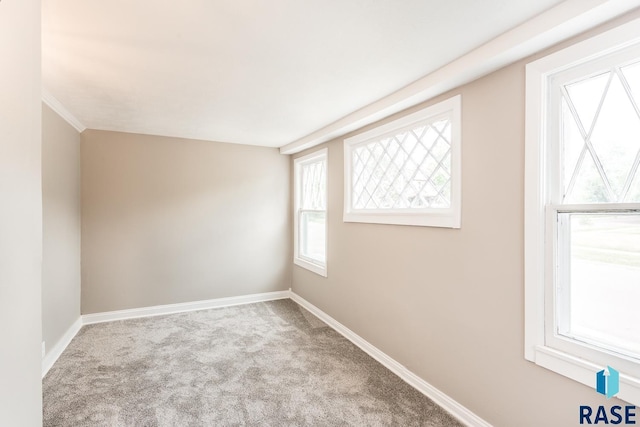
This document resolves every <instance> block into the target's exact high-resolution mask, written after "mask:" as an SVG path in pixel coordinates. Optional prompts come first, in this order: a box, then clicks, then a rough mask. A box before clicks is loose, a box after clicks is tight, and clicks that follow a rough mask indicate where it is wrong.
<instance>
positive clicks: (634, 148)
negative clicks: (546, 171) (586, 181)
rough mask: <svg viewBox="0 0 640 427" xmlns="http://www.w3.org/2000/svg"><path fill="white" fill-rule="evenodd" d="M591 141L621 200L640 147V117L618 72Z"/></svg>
mask: <svg viewBox="0 0 640 427" xmlns="http://www.w3.org/2000/svg"><path fill="white" fill-rule="evenodd" d="M591 143H592V144H593V148H594V149H595V152H596V154H597V156H598V158H599V159H600V161H601V162H602V167H603V169H604V171H605V173H606V176H607V178H608V180H609V182H610V184H611V189H612V190H613V193H614V198H615V200H620V199H621V197H620V196H621V195H622V191H623V189H624V186H625V183H626V181H627V178H628V177H629V173H630V172H631V166H632V165H633V162H634V160H635V157H636V154H637V153H638V149H639V148H640V118H638V115H637V114H636V111H635V110H634V108H633V104H631V101H630V100H629V96H628V95H627V92H626V91H625V89H624V87H623V86H622V83H621V82H620V79H619V78H618V76H617V74H616V75H614V77H613V80H612V81H611V85H610V86H609V90H608V91H607V94H606V96H605V99H604V103H603V104H602V109H601V111H600V114H599V115H598V117H597V119H596V123H595V126H594V129H593V135H592V136H591Z"/></svg>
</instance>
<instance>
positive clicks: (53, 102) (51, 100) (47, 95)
mask: <svg viewBox="0 0 640 427" xmlns="http://www.w3.org/2000/svg"><path fill="white" fill-rule="evenodd" d="M42 102H44V103H45V104H47V105H48V106H49V108H51V109H52V110H53V111H55V112H56V113H58V115H59V116H60V117H62V118H63V119H65V121H66V122H67V123H69V124H70V125H71V126H73V128H74V129H75V130H77V131H78V132H80V133H82V132H84V130H85V129H86V128H87V127H86V126H85V125H84V124H82V122H81V121H80V120H78V118H77V117H76V116H74V115H73V114H72V113H71V111H69V110H67V109H66V107H65V106H64V105H62V103H61V102H60V101H58V100H57V99H56V98H55V97H54V96H53V95H52V94H51V92H49V91H48V90H47V89H45V88H42Z"/></svg>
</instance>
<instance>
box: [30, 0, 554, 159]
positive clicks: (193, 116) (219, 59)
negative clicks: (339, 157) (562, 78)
mask: <svg viewBox="0 0 640 427" xmlns="http://www.w3.org/2000/svg"><path fill="white" fill-rule="evenodd" d="M558 3H561V1H559V0H528V1H525V0H518V1H515V0H482V1H478V0H402V1H398V0H324V1H320V0H316V1H312V0H306V1H302V0H270V1H264V0H243V1H229V0H227V1H222V0H190V1H187V2H179V1H168V0H153V1H152V0H136V1H130V0H110V1H97V0H91V1H88V0H43V16H42V19H43V35H42V38H43V46H42V50H43V58H42V71H43V85H44V87H45V88H46V89H47V90H48V91H49V92H50V93H51V94H52V95H53V96H54V97H55V98H56V99H57V100H58V101H60V103H61V104H62V105H63V106H64V107H65V108H66V109H67V110H69V112H71V113H72V114H73V115H74V116H75V117H77V118H78V119H79V120H80V121H81V122H82V123H83V124H84V125H85V126H86V127H88V128H91V129H104V130H117V131H124V132H134V133H144V134H154V135H166V136H179V137H185V138H196V139H205V140H213V141H223V142H232V143H241V144H253V145H264V146H272V147H280V146H283V145H285V144H288V143H291V142H292V141H295V140H297V139H299V138H302V137H304V136H305V135H308V134H310V133H313V132H314V131H316V130H318V129H320V128H322V127H324V126H326V125H327V124H329V123H332V122H334V121H336V120H338V119H340V118H342V117H344V116H345V115H347V114H349V113H352V112H353V111H355V110H357V109H359V108H361V107H364V106H366V105H368V104H370V103H372V102H374V101H376V100H378V99H380V98H382V97H384V96H385V95H388V94H390V93H392V92H394V91H396V90H398V89H400V88H402V87H404V86H406V85H408V84H409V83H411V82H413V81H415V80H417V79H419V78H420V77H422V76H424V75H427V74H429V73H430V72H432V71H434V70H436V69H438V68H440V67H442V66H443V65H445V64H447V63H449V62H451V61H453V60H454V59H456V58H458V57H460V56H462V55H464V54H465V53H468V52H469V51H471V50H473V49H474V48H476V47H478V46H480V45H482V44H483V43H485V42H487V41H489V40H491V39H492V38H494V37H496V36H498V35H500V34H501V33H504V32H505V31H507V30H509V29H511V28H513V27H515V26H517V25H519V24H521V23H522V22H524V21H526V20H528V19H530V18H531V17H533V16H535V15H536V14H538V13H540V12H542V11H544V10H546V9H548V8H550V7H552V6H554V5H556V4H558Z"/></svg>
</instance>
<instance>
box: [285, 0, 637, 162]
mask: <svg viewBox="0 0 640 427" xmlns="http://www.w3.org/2000/svg"><path fill="white" fill-rule="evenodd" d="M638 7H640V1H639V0H568V1H565V2H562V3H560V4H559V5H558V6H555V7H553V8H551V9H549V10H547V11H546V12H543V13H541V14H540V15H538V16H536V17H534V18H533V19H530V20H529V21H527V22H525V23H523V24H521V25H519V26H518V27H515V28H514V29H512V30H510V31H507V32H506V33H504V34H502V35H501V36H498V37H496V38H495V39H493V40H491V41H490V42H488V43H486V44H484V45H482V46H480V47H479V48H477V49H475V50H473V51H471V52H469V53H468V54H466V55H464V56H462V57H460V58H458V59H456V60H455V61H453V62H451V63H449V64H447V65H445V66H444V67H442V68H440V69H438V70H436V71H434V72H433V73H430V74H427V75H426V76H424V77H422V78H421V79H419V80H416V81H415V82H413V83H411V84H409V85H407V86H405V87H404V88H402V89H400V90H398V91H396V92H394V93H392V94H390V95H388V96H385V97H384V98H381V99H379V100H378V101H376V102H373V103H372V104H369V105H367V106H365V107H363V108H361V109H359V110H356V111H354V112H352V113H350V114H348V115H346V116H344V117H343V118H341V119H339V120H337V121H335V122H333V123H331V124H329V125H327V126H325V127H323V128H320V129H318V130H317V131H315V132H313V133H311V134H309V135H307V136H305V137H303V138H300V139H298V140H296V141H293V142H291V143H289V144H286V145H284V146H282V147H280V153H281V154H295V153H298V152H300V151H302V150H306V149H308V148H311V147H315V146H316V145H319V144H322V143H324V142H327V141H330V140H332V139H334V138H337V137H340V136H342V135H345V134H347V133H349V132H352V131H354V130H357V129H359V128H361V127H363V126H366V125H368V124H371V123H374V122H376V121H378V120H381V119H383V118H385V117H388V116H390V115H391V114H395V113H398V112H400V111H402V110H405V109H407V108H409V107H412V106H414V105H417V104H419V103H421V102H424V101H427V100H429V99H431V98H434V97H436V96H438V95H441V94H443V93H445V92H447V91H449V90H452V89H455V88H457V87H459V86H462V85H464V84H466V83H470V82H472V81H474V80H476V79H478V78H480V77H483V76H486V75H487V74H490V73H492V72H494V71H496V70H499V69H500V68H503V67H505V66H507V65H509V64H512V63H514V62H516V61H518V60H520V59H523V58H526V57H527V56H529V55H532V54H534V53H537V52H539V51H541V50H543V49H546V48H548V47H551V46H553V45H555V44H557V43H559V42H561V41H564V40H567V39H568V38H570V37H573V36H576V35H578V34H580V33H582V32H584V31H587V30H590V29H592V28H595V27H596V26H598V25H600V24H603V23H605V22H607V21H609V20H611V19H613V18H615V17H617V16H620V15H622V14H624V13H626V12H629V11H631V10H632V9H635V8H638Z"/></svg>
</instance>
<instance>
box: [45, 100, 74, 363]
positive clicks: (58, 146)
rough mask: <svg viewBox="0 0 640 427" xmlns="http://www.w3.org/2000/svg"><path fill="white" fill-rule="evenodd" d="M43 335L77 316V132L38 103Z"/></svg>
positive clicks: (53, 336) (49, 342)
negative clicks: (40, 139)
mask: <svg viewBox="0 0 640 427" xmlns="http://www.w3.org/2000/svg"><path fill="white" fill-rule="evenodd" d="M42 233H43V236H42V244H43V247H42V339H43V341H45V342H46V348H47V353H48V352H49V351H50V350H51V349H52V348H53V346H54V345H55V344H56V343H57V342H58V341H59V340H60V338H62V336H63V335H64V333H65V332H66V331H67V330H68V329H69V327H71V325H72V324H73V322H75V321H76V320H78V318H79V317H80V133H79V132H78V131H77V130H75V129H74V128H73V127H72V126H71V125H69V124H68V123H67V122H66V121H65V120H64V119H63V118H62V117H60V116H59V115H58V114H57V113H56V112H54V111H53V110H51V108H49V107H48V106H47V105H45V104H43V105H42Z"/></svg>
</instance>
